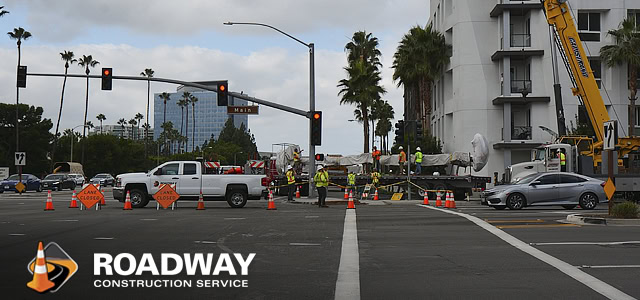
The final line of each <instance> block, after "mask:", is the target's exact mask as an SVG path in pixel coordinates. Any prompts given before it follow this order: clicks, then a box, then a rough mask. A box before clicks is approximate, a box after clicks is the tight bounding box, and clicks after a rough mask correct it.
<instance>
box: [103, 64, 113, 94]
mask: <svg viewBox="0 0 640 300" xmlns="http://www.w3.org/2000/svg"><path fill="white" fill-rule="evenodd" d="M112 79H113V70H112V69H111V68H102V90H103V91H110V90H111V81H112Z"/></svg>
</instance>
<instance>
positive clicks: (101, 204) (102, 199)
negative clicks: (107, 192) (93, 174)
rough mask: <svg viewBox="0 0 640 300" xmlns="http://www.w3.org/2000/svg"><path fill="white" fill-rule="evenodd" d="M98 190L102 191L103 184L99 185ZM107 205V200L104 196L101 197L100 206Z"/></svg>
mask: <svg viewBox="0 0 640 300" xmlns="http://www.w3.org/2000/svg"><path fill="white" fill-rule="evenodd" d="M98 191H100V193H102V186H101V185H98ZM105 205H107V202H105V200H104V197H102V198H100V206H105Z"/></svg>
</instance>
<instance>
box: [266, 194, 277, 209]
mask: <svg viewBox="0 0 640 300" xmlns="http://www.w3.org/2000/svg"><path fill="white" fill-rule="evenodd" d="M276 209H277V208H276V203H275V202H273V193H272V192H271V190H269V204H267V210H276Z"/></svg>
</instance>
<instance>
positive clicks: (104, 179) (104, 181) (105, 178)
mask: <svg viewBox="0 0 640 300" xmlns="http://www.w3.org/2000/svg"><path fill="white" fill-rule="evenodd" d="M115 181H116V180H115V179H114V178H113V176H111V174H108V173H100V174H97V175H96V176H93V178H91V180H90V182H91V183H92V184H100V185H101V186H107V185H110V186H113V185H114V184H115Z"/></svg>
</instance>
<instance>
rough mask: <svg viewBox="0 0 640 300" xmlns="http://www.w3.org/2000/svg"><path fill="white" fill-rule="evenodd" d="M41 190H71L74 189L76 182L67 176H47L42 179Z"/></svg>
mask: <svg viewBox="0 0 640 300" xmlns="http://www.w3.org/2000/svg"><path fill="white" fill-rule="evenodd" d="M42 188H43V189H45V190H52V191H55V190H58V191H62V190H63V189H70V190H73V189H75V188H76V180H75V179H74V178H73V177H71V176H69V174H49V175H47V177H45V178H44V179H42Z"/></svg>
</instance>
